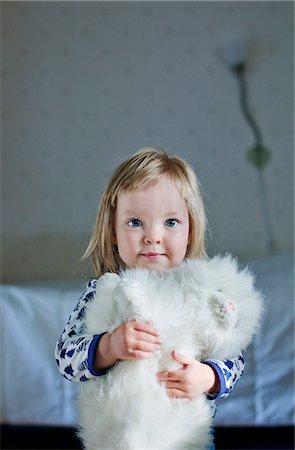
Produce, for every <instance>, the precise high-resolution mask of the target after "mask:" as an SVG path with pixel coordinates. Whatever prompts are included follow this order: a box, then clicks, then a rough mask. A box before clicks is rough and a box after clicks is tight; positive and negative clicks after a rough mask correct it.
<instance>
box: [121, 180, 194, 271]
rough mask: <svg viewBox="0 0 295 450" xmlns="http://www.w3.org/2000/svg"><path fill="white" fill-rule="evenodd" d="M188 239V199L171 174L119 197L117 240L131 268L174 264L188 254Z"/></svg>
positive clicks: (163, 266) (126, 262)
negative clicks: (172, 179) (154, 183)
mask: <svg viewBox="0 0 295 450" xmlns="http://www.w3.org/2000/svg"><path fill="white" fill-rule="evenodd" d="M188 239H189V215H188V210H187V206H186V202H185V200H184V199H183V198H182V197H181V196H180V194H179V192H178V190H177V188H176V187H175V186H174V184H173V183H172V182H171V180H170V179H169V178H166V179H164V180H162V181H160V182H159V183H157V184H156V185H149V186H147V187H145V188H142V189H136V190H135V191H133V192H129V193H126V194H122V195H120V196H119V197H118V202H117V208H116V213H115V240H116V244H117V247H118V252H119V255H120V257H121V259H122V260H123V261H124V263H125V264H126V266H127V267H128V268H135V267H141V268H148V269H157V270H162V269H168V268H171V267H175V266H177V265H178V264H180V263H181V262H182V261H183V259H184V257H185V254H186V250H187V245H188Z"/></svg>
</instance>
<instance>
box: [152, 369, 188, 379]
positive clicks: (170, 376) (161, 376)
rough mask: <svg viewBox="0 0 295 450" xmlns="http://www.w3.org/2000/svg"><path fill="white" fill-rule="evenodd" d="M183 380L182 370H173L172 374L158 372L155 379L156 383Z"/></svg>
mask: <svg viewBox="0 0 295 450" xmlns="http://www.w3.org/2000/svg"><path fill="white" fill-rule="evenodd" d="M182 378H183V373H182V370H181V369H180V370H175V371H172V372H160V373H157V379H158V381H164V382H168V381H179V380H181V379H182Z"/></svg>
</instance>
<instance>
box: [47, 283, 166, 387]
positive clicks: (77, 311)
mask: <svg viewBox="0 0 295 450" xmlns="http://www.w3.org/2000/svg"><path fill="white" fill-rule="evenodd" d="M96 281H97V280H92V281H90V282H89V283H88V285H87V288H86V290H85V291H84V293H83V295H82V297H81V298H80V300H79V301H78V303H77V305H76V307H75V308H74V310H73V312H72V314H71V315H70V318H69V320H68V323H67V324H66V326H65V329H64V331H63V332H62V335H61V336H60V338H59V340H58V342H57V344H56V349H55V358H56V362H57V365H58V368H59V371H60V373H61V375H63V376H64V377H65V378H67V379H68V380H70V381H87V380H89V379H91V378H94V377H97V376H100V375H104V374H105V373H106V372H107V371H108V369H109V368H110V367H112V366H113V365H114V364H115V363H116V362H117V361H119V360H126V359H128V360H130V359H145V358H149V357H151V356H152V354H153V352H155V351H156V350H159V348H160V345H161V340H160V337H159V333H158V332H157V331H156V330H154V328H153V327H152V326H151V325H150V324H149V323H144V322H140V321H130V322H125V323H123V324H121V325H120V326H119V327H118V328H117V329H116V330H114V331H113V332H112V333H107V332H105V333H101V334H97V335H89V334H87V333H86V326H85V317H84V316H85V310H86V306H87V303H88V302H89V301H92V299H93V296H94V293H95V291H96Z"/></svg>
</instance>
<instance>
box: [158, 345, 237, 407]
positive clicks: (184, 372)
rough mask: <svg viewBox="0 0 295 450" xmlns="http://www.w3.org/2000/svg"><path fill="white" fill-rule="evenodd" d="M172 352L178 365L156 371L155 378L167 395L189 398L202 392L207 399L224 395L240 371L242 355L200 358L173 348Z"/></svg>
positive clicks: (227, 392) (233, 384)
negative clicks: (177, 367) (224, 359)
mask: <svg viewBox="0 0 295 450" xmlns="http://www.w3.org/2000/svg"><path fill="white" fill-rule="evenodd" d="M172 356H173V358H174V359H175V360H176V361H177V362H178V363H180V364H181V365H182V367H181V368H180V369H178V370H174V371H171V372H161V373H159V374H158V375H157V378H158V380H159V381H160V382H164V383H165V385H166V390H167V394H168V395H169V396H170V397H175V398H188V399H190V400H193V399H194V398H197V397H198V396H200V395H202V394H206V395H207V397H208V399H211V400H215V399H217V398H221V397H227V396H228V395H229V393H230V392H231V391H232V389H233V388H234V386H235V385H236V383H237V381H238V380H239V379H240V377H241V375H242V374H243V371H244V358H243V357H242V355H239V356H238V357H237V358H234V359H231V360H227V361H219V360H212V361H211V360H210V361H209V360H208V361H203V362H199V361H196V360H194V359H192V358H189V357H187V356H184V355H181V354H179V353H176V352H173V353H172Z"/></svg>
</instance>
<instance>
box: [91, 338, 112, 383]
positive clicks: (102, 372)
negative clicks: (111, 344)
mask: <svg viewBox="0 0 295 450" xmlns="http://www.w3.org/2000/svg"><path fill="white" fill-rule="evenodd" d="M104 334H106V332H105V333H101V334H96V335H95V336H93V339H92V341H91V343H90V345H89V349H88V359H87V361H88V370H89V372H90V373H91V374H92V375H94V376H95V377H100V376H101V375H105V374H106V373H107V372H108V369H102V370H95V369H94V359H95V354H96V348H97V346H98V343H99V341H100V340H101V338H102V337H103V335H104Z"/></svg>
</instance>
